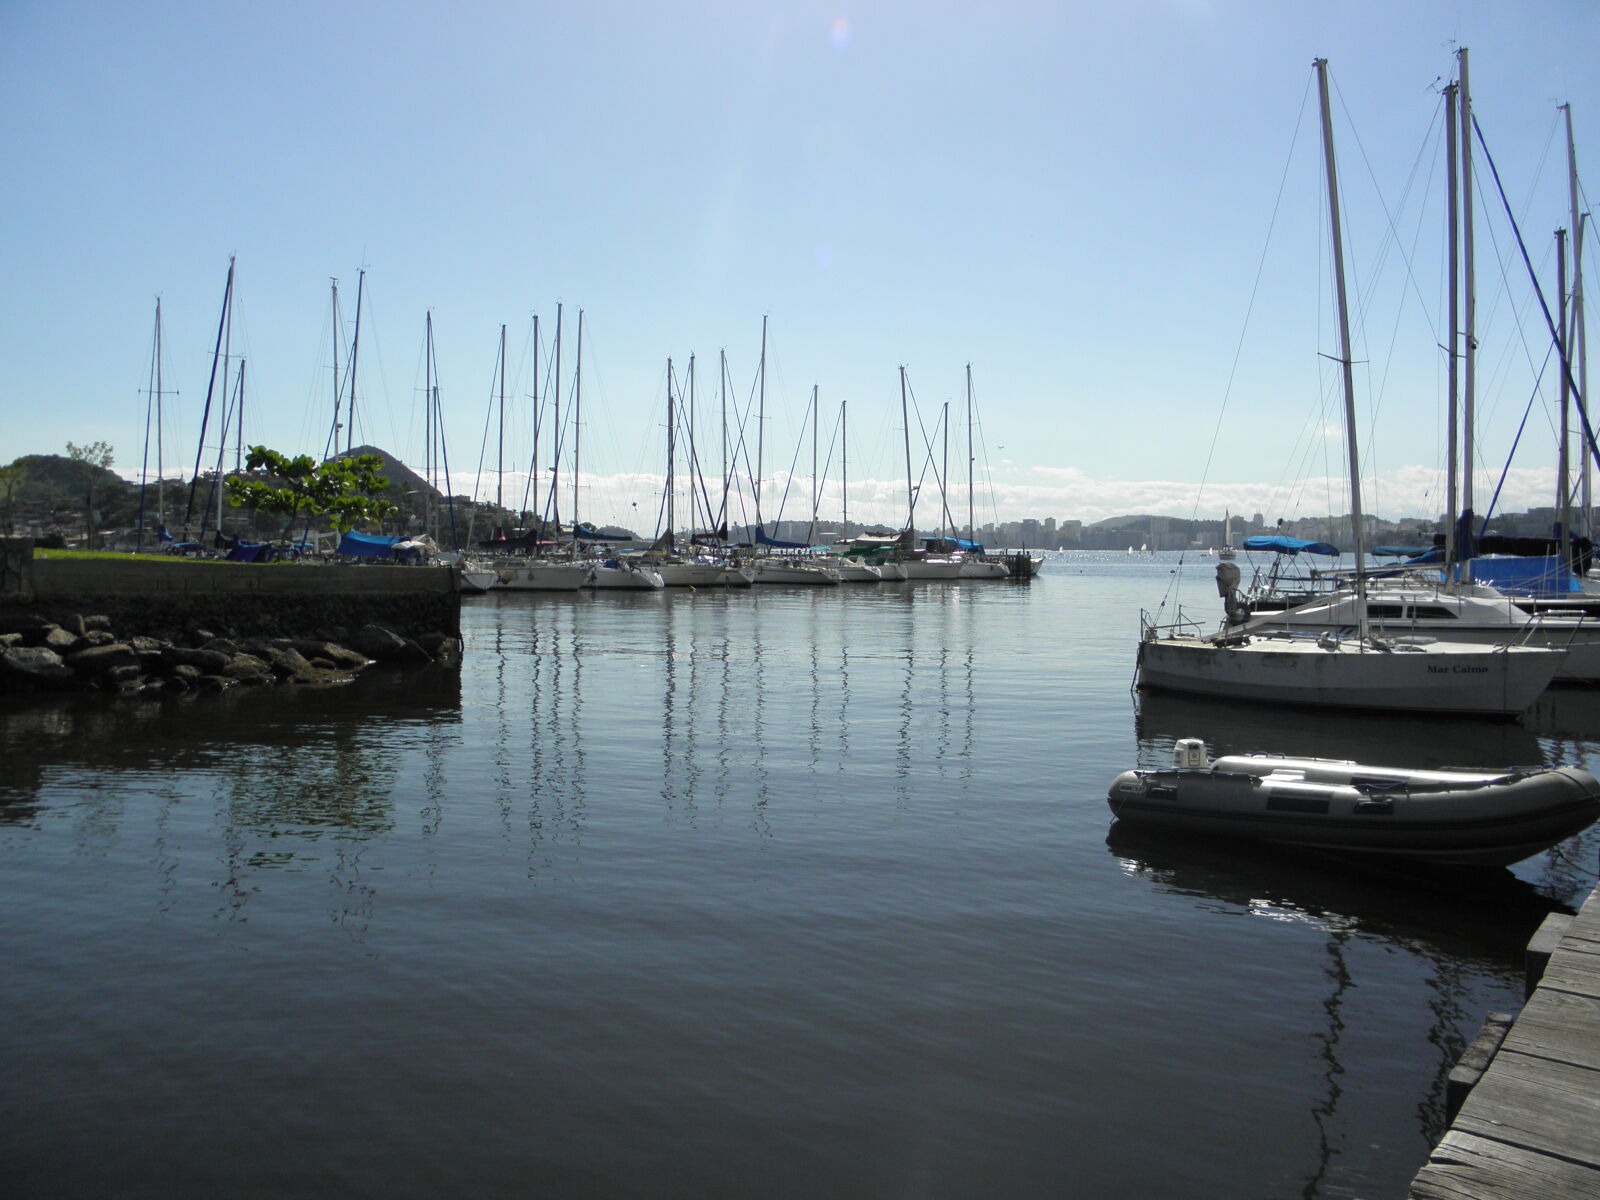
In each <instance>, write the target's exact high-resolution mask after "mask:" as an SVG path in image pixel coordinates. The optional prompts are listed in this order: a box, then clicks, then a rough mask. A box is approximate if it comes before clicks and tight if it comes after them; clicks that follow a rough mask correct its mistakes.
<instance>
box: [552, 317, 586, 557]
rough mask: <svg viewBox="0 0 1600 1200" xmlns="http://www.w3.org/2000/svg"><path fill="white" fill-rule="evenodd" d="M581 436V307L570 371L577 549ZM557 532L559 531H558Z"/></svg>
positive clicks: (574, 539) (575, 544)
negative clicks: (576, 342)
mask: <svg viewBox="0 0 1600 1200" xmlns="http://www.w3.org/2000/svg"><path fill="white" fill-rule="evenodd" d="M582 437H583V309H581V308H580V309H579V310H578V359H577V363H576V364H575V365H574V367H573V371H572V549H573V553H577V549H578V480H579V478H580V476H579V474H578V451H579V450H580V449H582V444H581V440H582ZM558 532H559V531H558Z"/></svg>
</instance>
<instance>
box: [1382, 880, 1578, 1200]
mask: <svg viewBox="0 0 1600 1200" xmlns="http://www.w3.org/2000/svg"><path fill="white" fill-rule="evenodd" d="M1563 926H1564V928H1563ZM1557 934H1559V939H1558V938H1557V937H1556V936H1555V935H1557ZM1551 943H1554V944H1553V945H1552V944H1551ZM1529 951H1530V964H1531V965H1532V966H1533V967H1534V968H1535V970H1536V968H1537V964H1538V962H1539V961H1540V959H1542V958H1543V956H1544V955H1545V954H1546V953H1548V955H1549V960H1548V962H1547V963H1546V964H1545V967H1544V972H1543V974H1542V976H1540V977H1538V978H1537V979H1536V980H1534V979H1533V978H1532V976H1533V974H1534V971H1533V970H1531V971H1530V983H1531V984H1532V985H1533V986H1532V991H1531V994H1530V995H1529V997H1528V1001H1527V1004H1526V1005H1525V1006H1524V1007H1523V1009H1522V1012H1521V1013H1519V1014H1518V1015H1517V1017H1516V1020H1515V1021H1514V1022H1513V1023H1512V1024H1511V1026H1510V1028H1509V1029H1508V1030H1506V1031H1505V1037H1504V1040H1503V1041H1502V1042H1501V1043H1500V1045H1499V1048H1498V1050H1495V1051H1494V1052H1493V1054H1492V1056H1489V1057H1488V1058H1487V1067H1486V1068H1484V1069H1483V1071H1482V1075H1481V1077H1480V1078H1478V1079H1477V1081H1476V1083H1475V1084H1474V1085H1473V1086H1472V1089H1471V1091H1470V1092H1468V1093H1467V1094H1466V1098H1465V1100H1464V1102H1463V1103H1462V1105H1461V1109H1460V1111H1459V1112H1458V1113H1457V1114H1456V1115H1455V1118H1454V1121H1453V1122H1452V1124H1451V1126H1450V1130H1449V1132H1448V1133H1446V1134H1445V1136H1444V1137H1443V1139H1441V1140H1440V1142H1439V1144H1438V1145H1437V1146H1436V1147H1434V1151H1433V1153H1432V1154H1431V1155H1429V1157H1428V1161H1427V1164H1426V1165H1425V1166H1424V1167H1423V1168H1422V1170H1421V1171H1419V1172H1418V1173H1417V1176H1416V1178H1415V1179H1414V1180H1412V1183H1411V1191H1410V1193H1409V1195H1410V1200H1566V1198H1567V1197H1573V1198H1576V1197H1584V1198H1585V1200H1593V1198H1595V1197H1600V889H1596V891H1595V892H1594V894H1592V895H1591V896H1590V897H1589V899H1588V901H1587V902H1586V903H1585V904H1584V906H1583V908H1582V909H1581V910H1580V911H1579V912H1578V914H1577V915H1576V916H1575V917H1572V918H1571V919H1570V922H1566V921H1555V922H1552V923H1547V925H1546V926H1545V928H1544V929H1543V930H1541V933H1540V936H1538V937H1536V938H1535V939H1534V941H1533V943H1532V944H1531V945H1530V947H1529ZM1491 1036H1492V1035H1491ZM1469 1057H1470V1054H1469ZM1464 1064H1465V1060H1464Z"/></svg>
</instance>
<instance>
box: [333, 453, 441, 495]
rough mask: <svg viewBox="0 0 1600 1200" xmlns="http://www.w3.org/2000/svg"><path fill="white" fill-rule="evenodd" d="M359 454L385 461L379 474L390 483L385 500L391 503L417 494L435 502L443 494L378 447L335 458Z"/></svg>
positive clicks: (339, 455) (338, 455) (339, 456)
mask: <svg viewBox="0 0 1600 1200" xmlns="http://www.w3.org/2000/svg"><path fill="white" fill-rule="evenodd" d="M357 454H376V455H377V456H378V457H379V458H381V459H383V470H382V471H380V472H379V474H381V475H382V476H383V477H384V478H385V479H387V480H388V481H389V490H388V491H387V492H386V493H384V498H385V499H387V500H388V501H389V502H390V503H394V504H398V503H399V502H400V501H399V497H401V496H405V495H408V494H409V493H411V492H415V493H416V494H417V495H418V496H419V497H425V496H431V497H433V498H434V499H435V500H437V499H440V498H441V496H442V494H441V493H440V492H439V490H438V489H437V488H433V487H429V486H428V483H427V481H426V480H425V479H423V478H422V476H421V475H418V474H417V473H416V472H415V471H413V470H412V469H411V468H410V467H408V466H406V465H405V463H403V462H401V461H400V460H399V459H398V458H396V457H395V456H394V455H392V454H390V453H389V452H388V451H387V450H380V449H379V448H378V447H376V446H357V447H356V448H355V449H354V450H351V451H349V452H347V453H345V454H335V455H334V456H333V457H334V458H351V457H354V456H355V455H357Z"/></svg>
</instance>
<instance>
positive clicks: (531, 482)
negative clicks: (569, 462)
mask: <svg viewBox="0 0 1600 1200" xmlns="http://www.w3.org/2000/svg"><path fill="white" fill-rule="evenodd" d="M532 399H533V464H532V470H531V472H530V475H529V479H528V487H529V490H530V494H531V495H532V496H533V503H534V505H535V507H538V505H539V314H538V313H534V314H533V397H532ZM541 526H542V522H541ZM543 532H544V530H543V529H542V528H541V529H540V534H541V535H542V534H543Z"/></svg>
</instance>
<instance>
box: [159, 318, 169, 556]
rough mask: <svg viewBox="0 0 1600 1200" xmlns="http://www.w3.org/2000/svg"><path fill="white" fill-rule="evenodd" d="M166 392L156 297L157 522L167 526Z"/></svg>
mask: <svg viewBox="0 0 1600 1200" xmlns="http://www.w3.org/2000/svg"><path fill="white" fill-rule="evenodd" d="M163 395H165V393H164V392H163V390H162V386H161V297H160V296H157V297H156V522H157V523H158V524H159V525H160V526H161V527H162V528H166V524H167V493H166V489H165V488H164V487H163V483H164V480H165V476H166V469H167V468H166V461H165V446H166V442H165V434H164V432H163V427H164V426H165V424H166V421H165V414H164V412H163V406H162V402H161V398H162V396H163Z"/></svg>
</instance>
